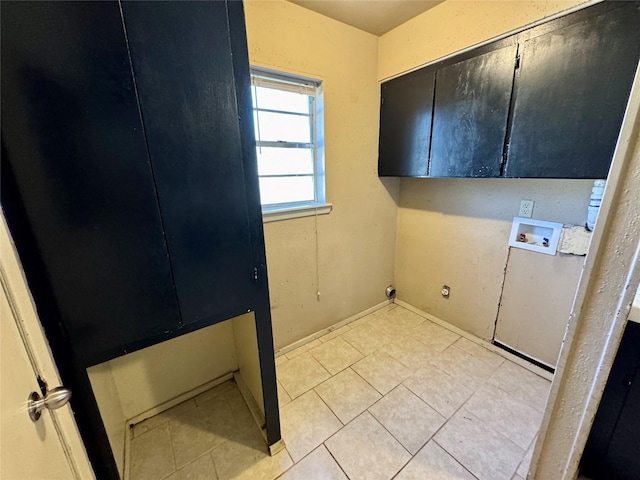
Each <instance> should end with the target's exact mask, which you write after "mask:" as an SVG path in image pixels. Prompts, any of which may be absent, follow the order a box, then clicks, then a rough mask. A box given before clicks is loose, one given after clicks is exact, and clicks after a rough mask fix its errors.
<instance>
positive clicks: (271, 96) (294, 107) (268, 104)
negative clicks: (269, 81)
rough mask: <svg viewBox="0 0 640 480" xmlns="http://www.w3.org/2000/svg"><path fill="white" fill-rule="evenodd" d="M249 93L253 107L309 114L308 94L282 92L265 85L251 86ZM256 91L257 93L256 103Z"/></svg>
mask: <svg viewBox="0 0 640 480" xmlns="http://www.w3.org/2000/svg"><path fill="white" fill-rule="evenodd" d="M251 93H252V97H253V108H266V109H267V110H281V111H285V112H296V113H306V114H307V115H308V114H309V95H305V94H301V93H294V92H284V91H282V90H274V89H273V88H266V87H253V88H252V89H251ZM256 93H257V94H258V104H257V105H256V97H255V95H256Z"/></svg>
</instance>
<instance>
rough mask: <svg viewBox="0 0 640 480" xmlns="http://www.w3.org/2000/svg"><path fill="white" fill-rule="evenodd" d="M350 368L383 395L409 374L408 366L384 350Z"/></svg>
mask: <svg viewBox="0 0 640 480" xmlns="http://www.w3.org/2000/svg"><path fill="white" fill-rule="evenodd" d="M351 368H352V369H353V370H354V371H355V372H356V373H357V374H358V375H360V376H361V377H362V378H364V379H365V380H366V381H367V382H369V384H371V385H372V386H373V387H374V388H375V389H376V390H378V391H379V392H380V393H382V394H383V395H384V394H386V393H389V392H390V391H391V390H393V389H394V388H395V387H397V386H398V385H399V384H400V383H402V382H403V381H404V380H405V379H406V378H408V377H410V376H411V370H410V369H409V368H407V367H405V366H404V365H402V363H400V362H399V361H397V360H396V359H395V358H393V357H391V356H390V355H388V354H386V353H385V352H374V353H372V354H371V355H369V356H368V357H365V358H363V359H362V360H360V361H359V362H357V363H355V364H353V365H352V366H351Z"/></svg>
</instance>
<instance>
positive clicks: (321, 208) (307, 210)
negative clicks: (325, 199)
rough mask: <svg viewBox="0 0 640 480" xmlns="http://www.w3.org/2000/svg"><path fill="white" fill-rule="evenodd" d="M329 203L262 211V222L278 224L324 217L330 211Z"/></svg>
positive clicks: (330, 205)
mask: <svg viewBox="0 0 640 480" xmlns="http://www.w3.org/2000/svg"><path fill="white" fill-rule="evenodd" d="M332 207H333V205H332V204H331V203H323V204H318V205H303V206H300V207H288V208H279V209H273V210H263V211H262V222H263V223H269V222H279V221H280V220H290V219H292V218H300V217H312V216H314V215H326V214H327V213H329V212H330V211H331V208H332Z"/></svg>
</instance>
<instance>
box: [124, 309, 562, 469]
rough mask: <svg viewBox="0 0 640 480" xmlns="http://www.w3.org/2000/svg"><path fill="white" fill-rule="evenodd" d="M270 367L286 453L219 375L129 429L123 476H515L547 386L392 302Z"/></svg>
mask: <svg viewBox="0 0 640 480" xmlns="http://www.w3.org/2000/svg"><path fill="white" fill-rule="evenodd" d="M276 369H277V376H278V396H279V402H280V407H281V410H280V415H281V427H282V435H283V438H284V440H285V443H286V446H287V448H286V450H284V451H282V452H280V453H279V454H277V455H276V456H274V457H270V456H269V455H268V454H267V450H266V447H265V445H264V442H263V440H262V437H261V435H260V432H259V430H258V428H257V427H256V425H255V423H254V422H253V420H252V418H251V415H250V413H249V411H248V409H247V407H246V405H245V403H244V401H243V400H242V397H241V396H240V393H239V391H238V390H237V387H236V386H235V384H234V383H233V382H226V383H224V384H222V385H220V386H218V387H216V388H214V389H212V390H209V391H208V392H205V393H203V394H201V395H199V396H198V397H195V398H194V399H192V400H189V401H187V402H184V403H182V404H180V405H178V406H176V407H174V408H173V409H171V410H168V411H167V412H163V413H162V414H160V415H157V416H155V417H152V418H150V419H148V420H145V421H144V422H142V423H139V424H137V425H135V426H134V427H133V429H132V440H131V457H130V458H131V469H130V471H131V475H130V480H162V479H167V480H191V479H199V480H216V479H220V480H227V479H246V480H273V479H276V478H278V479H282V480H315V479H318V480H320V479H322V480H333V479H335V480H344V479H351V480H361V479H362V480H369V479H371V480H377V479H379V480H388V479H392V478H395V479H397V480H418V479H419V480H452V479H464V480H468V479H479V480H522V479H524V478H525V477H526V474H527V470H528V465H529V462H530V461H531V454H532V449H533V444H534V441H535V437H536V435H537V432H538V429H539V426H540V422H541V420H542V414H543V411H544V407H545V402H546V398H547V395H548V393H549V388H550V382H549V381H548V380H546V379H544V378H542V377H540V376H538V375H536V374H534V373H532V372H530V371H528V370H526V369H524V368H522V367H520V366H518V365H516V364H515V363H513V362H510V361H509V360H506V359H505V358H503V357H502V356H499V355H496V354H495V353H493V352H491V351H489V350H487V349H485V348H483V347H481V346H479V345H477V344H476V343H473V342H472V341H469V340H467V339H466V338H462V337H460V336H458V335H457V334H455V333H453V332H451V331H450V330H447V329H446V328H443V327H441V326H439V325H436V324H435V323H433V322H431V321H429V320H427V319H425V318H423V317H422V316H420V315H417V314H415V313H413V312H411V311H409V310H407V309H405V308H402V307H400V306H397V305H393V304H392V305H389V306H387V307H385V308H383V309H381V310H378V311H377V312H375V313H373V314H371V315H368V316H366V317H363V318H361V319H359V320H356V321H355V322H352V323H351V324H349V325H347V326H343V327H341V328H339V329H337V330H335V331H333V332H331V333H328V334H326V335H324V336H323V337H321V338H319V339H318V340H315V341H313V342H311V343H309V344H307V345H304V346H303V347H300V348H298V349H296V350H294V351H291V352H289V353H287V354H286V355H282V356H279V357H278V358H277V359H276Z"/></svg>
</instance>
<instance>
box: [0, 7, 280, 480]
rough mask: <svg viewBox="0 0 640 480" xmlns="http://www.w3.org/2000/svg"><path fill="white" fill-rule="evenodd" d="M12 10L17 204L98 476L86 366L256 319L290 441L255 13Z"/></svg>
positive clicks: (274, 430)
mask: <svg viewBox="0 0 640 480" xmlns="http://www.w3.org/2000/svg"><path fill="white" fill-rule="evenodd" d="M0 8H1V16H2V192H1V193H2V197H1V201H2V208H3V210H4V213H5V216H6V218H7V221H8V224H9V227H10V230H11V233H12V235H13V237H14V239H15V241H16V246H17V248H18V253H19V254H20V258H21V260H22V262H23V265H24V268H25V272H26V276H27V281H28V283H29V286H30V288H31V290H32V292H33V295H34V298H35V301H36V305H37V308H38V312H39V315H40V318H41V321H42V322H43V326H44V328H45V331H46V333H47V337H48V339H49V341H50V342H51V345H52V350H53V353H54V357H55V359H56V362H57V363H58V366H59V368H60V371H61V375H62V377H63V381H64V382H65V384H66V386H68V387H70V388H71V389H72V390H73V391H74V397H73V399H72V401H71V405H72V408H73V410H74V413H75V415H76V418H77V421H78V425H79V428H80V431H81V434H82V437H83V439H84V441H85V444H86V446H87V450H88V453H89V456H90V459H91V461H92V464H93V466H94V469H95V471H96V473H97V475H98V477H99V478H117V476H118V474H117V471H116V469H115V464H114V461H113V456H112V455H111V451H110V447H109V444H108V441H107V438H106V433H105V431H104V427H103V425H102V423H101V421H100V416H99V412H98V409H97V405H96V402H95V398H94V397H93V393H92V391H91V386H90V384H89V380H88V376H87V372H86V368H87V367H89V366H92V365H95V364H97V363H101V362H103V361H106V360H109V359H112V358H114V357H117V356H119V355H123V354H126V353H129V352H132V351H135V350H138V349H141V348H144V347H147V346H150V345H153V344H156V343H158V342H161V341H164V340H167V339H170V338H174V337H176V336H179V335H182V334H185V333H188V332H191V331H194V330H197V329H199V328H202V327H206V326H209V325H212V324H215V323H217V322H221V321H224V320H227V319H229V318H232V317H234V316H238V315H241V314H243V313H246V312H248V311H253V312H255V318H256V331H257V336H258V347H259V356H260V368H261V374H262V387H263V395H264V411H265V420H266V425H265V430H266V436H267V440H268V443H269V444H274V443H276V442H277V441H278V440H279V439H280V427H279V417H278V405H277V396H276V383H275V365H274V359H273V339H272V333H271V317H270V310H269V297H268V285H267V271H266V260H265V249H264V237H263V231H262V215H261V209H260V199H259V191H258V180H257V167H256V161H255V139H254V136H253V125H252V121H253V120H252V115H251V103H250V85H249V65H248V56H247V45H246V34H245V26H244V14H243V8H242V3H241V2H237V1H229V2H226V1H211V2H199V1H197V2H196V1H194V2H189V1H185V2H117V1H105V2H2V4H1V6H0Z"/></svg>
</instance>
